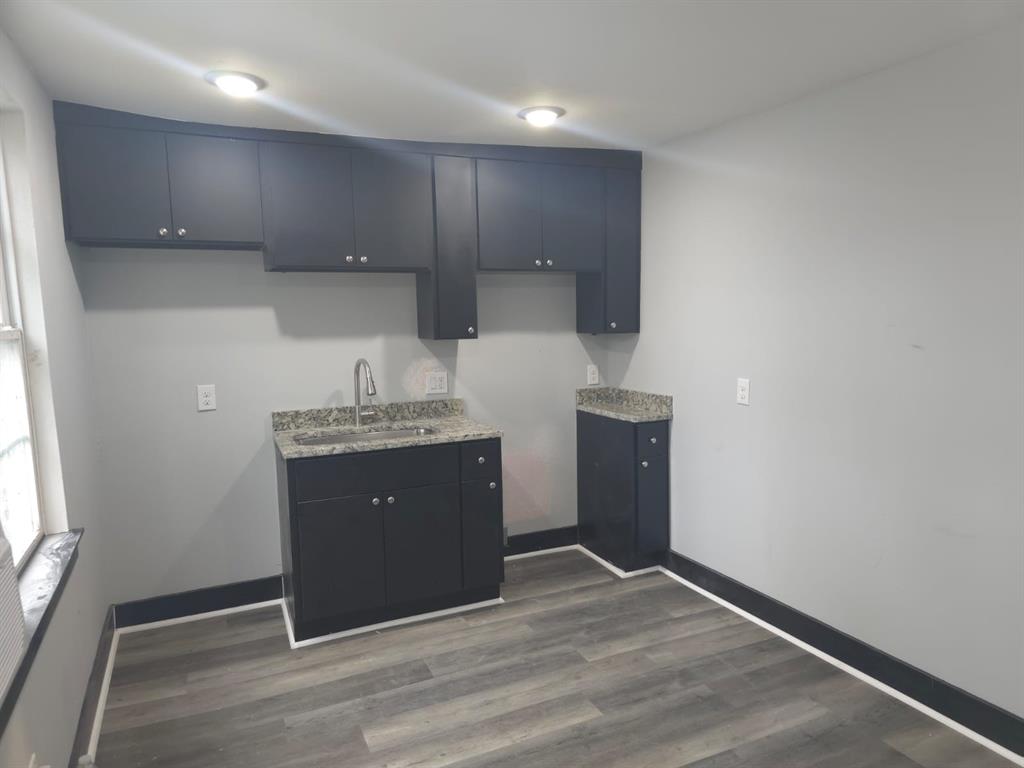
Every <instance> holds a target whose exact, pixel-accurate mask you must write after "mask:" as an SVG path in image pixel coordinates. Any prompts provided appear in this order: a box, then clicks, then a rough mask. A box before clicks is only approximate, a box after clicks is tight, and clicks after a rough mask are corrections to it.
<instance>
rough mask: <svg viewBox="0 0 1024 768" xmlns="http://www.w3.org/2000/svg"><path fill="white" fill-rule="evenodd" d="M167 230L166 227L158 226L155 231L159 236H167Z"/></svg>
mask: <svg viewBox="0 0 1024 768" xmlns="http://www.w3.org/2000/svg"><path fill="white" fill-rule="evenodd" d="M168 231H169V230H168V229H167V227H160V229H158V230H157V231H156V233H157V234H158V235H160V237H167V232H168Z"/></svg>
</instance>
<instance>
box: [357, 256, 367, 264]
mask: <svg viewBox="0 0 1024 768" xmlns="http://www.w3.org/2000/svg"><path fill="white" fill-rule="evenodd" d="M367 261H369V259H367V258H366V257H365V256H360V257H359V263H360V264H365V263H366V262H367Z"/></svg>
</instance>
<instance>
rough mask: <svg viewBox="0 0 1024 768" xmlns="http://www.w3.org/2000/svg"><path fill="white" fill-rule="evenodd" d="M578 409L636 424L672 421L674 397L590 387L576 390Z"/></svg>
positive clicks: (612, 388)
mask: <svg viewBox="0 0 1024 768" xmlns="http://www.w3.org/2000/svg"><path fill="white" fill-rule="evenodd" d="M576 410H577V411H583V412H584V413H593V414H596V415H598V416H605V417H607V418H609V419H618V420H619V421H630V422H633V423H634V424H639V423H643V422H648V421H669V420H670V419H671V418H672V397H671V396H670V395H652V394H650V393H648V392H637V391H636V390H632V389H619V388H618V387H587V388H585V389H577V390H576Z"/></svg>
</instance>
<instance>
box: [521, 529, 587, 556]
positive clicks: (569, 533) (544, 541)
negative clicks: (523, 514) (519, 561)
mask: <svg viewBox="0 0 1024 768" xmlns="http://www.w3.org/2000/svg"><path fill="white" fill-rule="evenodd" d="M579 540H580V536H579V529H578V528H577V527H576V526H575V525H570V526H567V527H566V528H549V529H548V530H546V531H534V532H533V533H520V534H519V535H518V536H509V537H508V543H507V544H506V545H505V557H508V556H509V555H523V554H526V553H527V552H539V551H541V550H542V549H554V548H555V547H567V546H570V545H571V544H578V543H579Z"/></svg>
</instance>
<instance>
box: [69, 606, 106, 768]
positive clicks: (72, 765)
mask: <svg viewBox="0 0 1024 768" xmlns="http://www.w3.org/2000/svg"><path fill="white" fill-rule="evenodd" d="M114 629H115V627H114V606H110V608H108V609H107V617H106V619H104V621H103V629H101V630H100V641H99V643H98V644H97V646H96V658H94V659H93V662H92V671H91V672H90V673H89V682H88V683H87V684H86V686H85V698H83V699H82V711H81V713H80V714H79V715H78V730H76V731H75V741H74V743H73V744H72V746H71V760H70V761H69V762H68V768H77V766H78V758H79V757H81V756H82V755H84V754H85V753H86V752H88V751H89V740H90V739H91V738H92V725H93V722H95V720H96V710H97V708H98V707H99V704H100V692H101V691H102V690H103V678H104V677H105V676H106V674H107V660H108V659H109V658H110V646H111V645H113V643H114Z"/></svg>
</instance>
